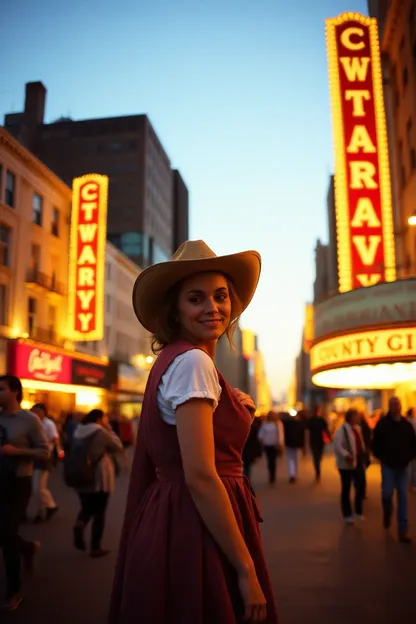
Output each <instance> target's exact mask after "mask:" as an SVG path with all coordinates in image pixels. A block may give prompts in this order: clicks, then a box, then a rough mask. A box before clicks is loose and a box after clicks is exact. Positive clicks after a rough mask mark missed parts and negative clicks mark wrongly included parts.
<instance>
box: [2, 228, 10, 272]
mask: <svg viewBox="0 0 416 624" xmlns="http://www.w3.org/2000/svg"><path fill="white" fill-rule="evenodd" d="M11 233H12V231H11V229H10V228H9V227H7V225H4V224H3V223H2V224H0V265H1V266H5V267H8V266H10V243H11Z"/></svg>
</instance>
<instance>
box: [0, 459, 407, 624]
mask: <svg viewBox="0 0 416 624" xmlns="http://www.w3.org/2000/svg"><path fill="white" fill-rule="evenodd" d="M281 463H282V465H281V466H279V469H280V474H279V478H278V483H277V484H276V486H275V487H273V488H270V487H269V486H268V485H267V483H266V469H265V466H264V464H263V463H262V462H260V463H259V464H258V465H257V466H256V467H255V471H254V477H253V485H254V489H255V490H256V493H257V496H258V498H259V501H260V505H261V508H262V511H263V516H264V523H263V525H262V532H263V539H264V546H265V551H266V554H267V558H268V562H269V567H270V574H271V578H272V582H273V587H274V591H275V596H276V602H277V606H278V613H279V617H280V623H279V624H301V623H302V622H306V623H307V624H318V623H319V624H395V623H396V622H397V623H400V624H414V622H415V621H416V574H415V570H416V546H414V545H410V546H407V545H403V544H399V543H397V541H396V539H395V538H396V536H395V533H394V531H393V530H392V531H391V532H390V533H387V534H386V533H385V531H384V530H383V529H382V527H381V512H380V503H379V487H380V483H379V469H378V466H376V465H373V466H371V467H370V469H369V471H368V481H369V486H368V500H367V501H366V509H365V514H366V519H365V521H363V522H361V523H359V524H357V525H356V526H353V527H346V526H344V524H343V522H342V521H341V518H340V511H339V477H338V474H337V472H336V470H335V467H334V461H333V458H332V457H328V458H326V459H325V460H324V465H323V478H322V481H321V483H319V484H315V483H314V480H313V475H312V470H311V466H310V461H309V460H308V459H306V460H303V461H302V462H301V466H300V478H299V481H298V482H297V483H296V484H293V485H292V484H289V483H288V480H287V477H286V472H285V468H284V461H283V460H281ZM51 483H52V485H51V487H52V490H53V492H54V494H55V496H56V499H57V501H58V502H59V505H60V509H59V513H58V514H57V515H56V516H55V517H54V518H53V520H52V521H51V522H50V523H48V524H43V525H38V526H31V525H28V526H25V527H24V528H23V529H22V534H23V535H24V536H26V537H28V538H29V537H30V538H33V539H39V540H41V541H42V548H41V551H40V552H39V555H38V557H37V561H36V568H35V574H34V576H33V578H30V579H27V580H26V582H25V587H24V594H25V600H24V602H23V604H22V606H21V608H20V609H19V610H18V611H17V612H15V613H13V614H8V615H5V616H1V617H0V619H1V622H3V621H4V622H7V621H10V622H13V624H29V623H35V624H36V623H37V622H50V623H51V624H55V623H56V624H84V623H85V624H105V622H106V613H107V607H108V600H109V593H110V589H111V584H112V577H113V570H114V564H115V556H116V550H117V543H118V537H119V532H120V528H121V523H122V519H123V511H124V501H125V495H126V489H127V483H128V476H127V475H123V476H121V477H120V479H119V481H118V489H117V492H116V493H115V494H114V495H113V497H112V500H111V503H110V508H109V514H108V522H107V528H106V533H105V543H104V544H103V546H105V547H109V548H111V550H112V554H111V555H109V556H108V557H107V558H105V559H100V560H91V559H89V558H88V557H87V556H85V555H84V554H82V553H79V552H77V551H75V550H74V549H73V548H72V546H71V527H72V524H73V521H74V517H75V514H76V512H77V499H76V496H75V495H74V493H73V492H72V491H71V490H69V489H67V488H66V487H65V486H64V484H63V483H62V480H61V478H60V475H59V473H55V474H54V475H53V478H52V480H51ZM409 499H410V501H409V502H410V509H409V511H410V514H409V515H410V519H411V527H410V529H411V531H410V532H411V533H413V536H414V538H415V544H416V495H414V494H410V496H409ZM0 567H1V566H0ZM2 574H3V572H2V571H0V575H2ZM138 582H139V581H138ZM2 585H3V577H2V576H0V586H2ZM138 624H140V618H139V617H138ZM189 624H192V623H189Z"/></svg>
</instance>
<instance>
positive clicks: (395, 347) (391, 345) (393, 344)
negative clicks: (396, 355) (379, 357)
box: [387, 334, 403, 351]
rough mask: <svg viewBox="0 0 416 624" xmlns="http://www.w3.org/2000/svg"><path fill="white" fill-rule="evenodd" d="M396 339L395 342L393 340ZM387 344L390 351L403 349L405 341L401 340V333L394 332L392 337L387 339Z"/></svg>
mask: <svg viewBox="0 0 416 624" xmlns="http://www.w3.org/2000/svg"><path fill="white" fill-rule="evenodd" d="M394 339H396V341H395V342H393V340H394ZM397 340H398V342H397ZM387 346H388V348H389V349H390V351H401V349H402V348H403V343H402V341H401V336H400V334H393V336H390V338H389V339H388V340H387Z"/></svg>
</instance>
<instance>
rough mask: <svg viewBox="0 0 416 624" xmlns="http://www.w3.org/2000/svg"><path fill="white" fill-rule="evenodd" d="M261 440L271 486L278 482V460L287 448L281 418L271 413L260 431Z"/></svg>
mask: <svg viewBox="0 0 416 624" xmlns="http://www.w3.org/2000/svg"><path fill="white" fill-rule="evenodd" d="M259 440H260V442H261V443H262V445H263V448H264V453H265V455H266V459H267V470H268V473H269V484H270V485H274V484H275V482H276V467H277V458H278V457H281V456H282V455H283V449H284V448H285V432H284V429H283V425H282V422H281V420H280V418H279V416H278V415H277V414H276V413H275V412H273V411H270V412H269V413H268V414H267V420H265V421H264V422H263V423H262V425H261V427H260V431H259Z"/></svg>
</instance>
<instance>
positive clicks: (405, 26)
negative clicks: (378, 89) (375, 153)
mask: <svg viewBox="0 0 416 624" xmlns="http://www.w3.org/2000/svg"><path fill="white" fill-rule="evenodd" d="M369 12H370V15H372V16H374V17H376V18H377V20H378V23H379V31H380V45H381V50H382V58H383V71H384V78H385V80H384V83H385V103H386V112H387V119H388V125H387V129H388V136H389V147H390V163H391V177H392V186H393V198H394V204H395V206H394V208H395V234H396V249H397V270H398V275H399V277H409V276H412V275H416V227H415V226H416V204H415V197H416V3H415V1H414V0H392V1H391V2H386V1H385V0H384V1H381V0H378V1H372V2H369ZM412 216H413V217H414V219H413V225H412V224H411V223H412V219H411V217H412ZM409 219H410V223H409Z"/></svg>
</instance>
